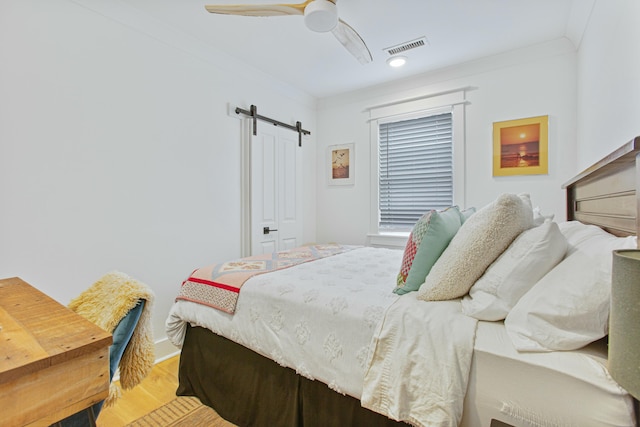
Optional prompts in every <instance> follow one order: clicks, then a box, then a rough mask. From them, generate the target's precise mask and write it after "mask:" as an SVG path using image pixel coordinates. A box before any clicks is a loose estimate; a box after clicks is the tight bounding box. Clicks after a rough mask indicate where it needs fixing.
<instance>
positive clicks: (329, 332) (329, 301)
mask: <svg viewBox="0 0 640 427" xmlns="http://www.w3.org/2000/svg"><path fill="white" fill-rule="evenodd" d="M402 253H403V252H402V250H392V249H381V248H369V247H364V248H358V249H354V250H352V251H349V252H346V253H342V254H338V255H334V256H330V257H327V258H323V259H320V260H317V261H313V262H308V263H304V264H300V265H297V266H294V267H290V268H286V269H284V270H279V271H275V272H271V273H267V274H263V275H259V276H256V277H253V278H251V279H250V280H248V281H247V282H246V283H245V284H244V286H243V287H242V291H241V292H240V297H239V298H238V304H237V307H236V312H235V314H233V315H230V314H227V313H224V312H222V311H219V310H215V309H212V308H210V307H207V306H204V305H201V304H197V303H193V302H189V301H177V302H176V303H175V304H174V305H173V306H172V308H171V311H170V313H169V316H168V318H167V321H166V331H167V336H168V337H169V339H170V340H171V342H172V343H173V344H174V345H176V346H178V347H181V345H182V341H183V339H184V333H185V330H186V323H187V322H188V323H191V324H192V325H195V326H202V327H206V328H209V329H211V330H212V331H213V332H215V333H217V334H219V335H222V336H224V337H227V338H229V339H231V340H232V341H235V342H237V343H240V344H242V345H244V346H245V347H248V348H250V349H251V350H253V351H255V352H257V353H260V354H262V355H263V356H266V357H269V358H271V359H273V360H275V361H276V362H278V363H279V364H280V365H282V366H286V367H289V368H292V369H295V370H296V371H297V372H298V373H299V374H300V375H303V376H305V377H307V378H310V379H317V380H320V381H322V382H324V383H326V384H328V385H329V387H330V388H332V389H334V390H335V391H337V392H339V393H343V394H348V395H351V396H353V397H355V398H358V399H359V398H360V395H361V394H362V382H363V378H364V371H365V367H366V362H367V356H368V349H369V345H370V343H371V340H372V337H373V333H374V331H375V328H376V326H377V324H378V322H379V321H380V319H381V318H382V316H383V314H384V312H385V310H386V308H387V307H388V306H389V305H390V304H391V303H392V302H393V301H395V300H396V299H398V298H399V297H398V295H396V294H394V293H392V290H393V289H394V287H395V283H396V275H397V274H398V271H399V268H400V263H401V260H402Z"/></svg>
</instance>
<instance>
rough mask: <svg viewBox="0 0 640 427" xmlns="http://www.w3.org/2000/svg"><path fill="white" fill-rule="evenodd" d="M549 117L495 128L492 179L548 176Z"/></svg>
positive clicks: (515, 121)
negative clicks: (498, 177) (514, 176)
mask: <svg viewBox="0 0 640 427" xmlns="http://www.w3.org/2000/svg"><path fill="white" fill-rule="evenodd" d="M548 134H549V116H538V117H529V118H526V119H518V120H507V121H503V122H495V123H494V124H493V176H509V175H544V174H546V173H548V171H549V167H548V163H549V158H548Z"/></svg>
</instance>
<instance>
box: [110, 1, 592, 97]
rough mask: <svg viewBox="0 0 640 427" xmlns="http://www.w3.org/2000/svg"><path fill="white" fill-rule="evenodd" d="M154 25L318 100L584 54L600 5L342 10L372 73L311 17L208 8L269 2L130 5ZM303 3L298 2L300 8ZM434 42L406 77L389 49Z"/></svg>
mask: <svg viewBox="0 0 640 427" xmlns="http://www.w3.org/2000/svg"><path fill="white" fill-rule="evenodd" d="M122 1H123V2H124V3H126V4H127V5H128V6H131V7H134V8H136V9H137V10H138V11H139V12H141V13H144V14H145V15H146V16H148V17H149V18H151V19H154V20H155V21H158V22H160V23H162V24H163V25H166V26H168V27H170V28H171V29H172V30H173V31H179V32H180V33H183V34H185V35H186V36H189V37H193V38H196V39H198V40H200V41H201V42H203V43H206V44H207V45H209V46H212V47H215V48H216V49H219V50H221V51H223V52H224V53H225V54H226V55H229V56H232V57H234V58H235V59H237V60H239V61H241V62H243V63H246V64H249V65H251V66H253V67H257V68H259V69H260V70H262V71H264V72H265V73H267V74H269V75H271V76H274V77H276V78H278V79H280V80H282V81H283V82H285V83H287V84H290V85H292V86H294V87H296V88H298V89H300V90H303V91H305V92H307V93H308V94H310V95H313V96H315V97H318V98H322V97H326V96H331V95H335V94H339V93H343V92H348V91H351V90H356V89H360V88H363V87H367V86H371V85H376V84H381V83H385V82H388V81H391V80H396V79H399V78H404V77H409V76H413V75H417V74H421V73H425V72H428V71H432V70H436V69H440V68H444V67H449V66H452V65H455V64H460V63H462V62H466V61H470V60H474V59H479V58H482V57H486V56H490V55H494V54H498V53H502V52H506V51H510V50H513V49H518V48H522V47H526V46H531V45H535V44H538V43H543V42H548V41H552V40H556V39H559V38H563V37H566V38H568V39H569V40H571V41H572V42H573V43H574V45H575V46H578V45H579V42H580V38H581V37H582V32H583V31H584V26H585V25H586V22H587V21H588V16H589V12H590V10H591V5H592V4H593V1H594V0H590V1H588V0H339V1H338V2H337V6H338V14H339V17H340V18H341V19H342V20H343V21H345V22H347V23H348V24H349V25H351V26H352V27H353V28H354V29H355V30H356V31H357V32H358V33H359V34H360V36H361V37H362V38H363V39H364V41H365V42H366V43H367V45H368V47H369V50H370V51H371V54H372V56H373V62H372V63H369V64H365V65H362V64H360V63H359V62H358V61H357V60H356V59H355V58H353V57H352V56H351V55H350V54H349V53H348V52H347V50H346V49H345V48H344V47H343V46H342V45H341V44H340V43H339V42H338V41H337V40H336V39H335V38H334V36H333V35H332V34H331V33H315V32H312V31H311V30H309V29H307V28H306V27H305V25H304V19H303V17H302V16H273V17H245V16H232V15H216V14H211V13H208V12H207V11H206V10H205V8H204V6H205V4H240V3H245V4H269V3H273V2H272V1H264V0H243V1H242V0H241V1H238V2H234V1H233V0H222V1H221V0H122ZM294 2H296V0H293V1H292V3H294ZM421 37H426V41H427V43H426V45H425V46H422V47H418V48H415V49H411V50H408V51H406V52H405V53H404V55H405V56H406V57H407V58H408V63H407V64H406V65H405V66H404V67H403V68H400V69H393V68H391V67H389V66H388V65H387V64H386V60H387V58H389V54H388V53H387V52H386V51H385V50H384V49H385V48H388V47H392V46H395V45H399V44H403V43H405V42H408V41H412V40H415V39H418V38H421Z"/></svg>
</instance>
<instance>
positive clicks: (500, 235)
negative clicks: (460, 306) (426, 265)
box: [418, 194, 533, 301]
mask: <svg viewBox="0 0 640 427" xmlns="http://www.w3.org/2000/svg"><path fill="white" fill-rule="evenodd" d="M532 226H533V211H532V208H531V200H530V199H529V195H528V194H521V195H519V196H517V195H515V194H502V195H500V196H499V197H498V198H497V199H496V200H494V201H493V202H492V203H490V204H488V205H486V206H485V207H483V208H482V209H480V210H479V211H478V212H476V213H475V214H473V215H471V216H470V217H469V219H467V220H466V221H465V222H464V223H463V224H462V226H461V227H460V229H459V230H458V232H457V233H456V235H455V236H454V237H453V239H451V242H450V243H449V246H447V248H446V249H445V250H444V252H443V253H442V255H440V258H438V261H436V263H435V264H434V265H433V267H432V268H431V271H430V272H429V274H428V275H427V277H426V279H425V282H424V284H423V285H422V286H420V289H419V290H418V299H421V300H425V301H442V300H450V299H454V298H459V297H461V296H463V295H465V294H466V293H467V292H469V289H470V288H471V286H472V285H473V284H474V283H475V281H476V280H478V278H479V277H480V276H481V275H482V273H484V271H485V270H486V269H487V267H489V265H491V263H492V262H493V261H495V259H496V258H497V257H498V256H499V255H500V254H501V253H502V252H503V251H504V250H505V249H506V248H507V247H508V246H509V245H510V244H511V242H512V241H513V239H515V238H516V237H517V236H518V235H519V234H520V233H522V232H523V231H524V230H526V229H528V228H531V227H532Z"/></svg>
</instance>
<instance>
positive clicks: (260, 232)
mask: <svg viewBox="0 0 640 427" xmlns="http://www.w3.org/2000/svg"><path fill="white" fill-rule="evenodd" d="M249 135H250V138H251V143H250V157H251V160H250V164H251V168H250V170H251V177H250V182H251V184H250V188H251V189H250V192H251V197H250V200H251V231H250V236H251V254H252V255H259V254H263V253H269V252H275V251H280V250H284V249H291V248H294V247H296V246H299V245H300V244H301V241H302V240H301V239H302V218H301V212H302V206H301V201H302V200H301V182H300V178H301V157H302V156H301V149H300V148H299V147H298V134H297V133H296V132H293V131H291V130H288V129H284V128H281V127H278V126H273V125H270V124H265V123H262V122H258V129H257V135H255V136H254V135H252V134H249Z"/></svg>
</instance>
